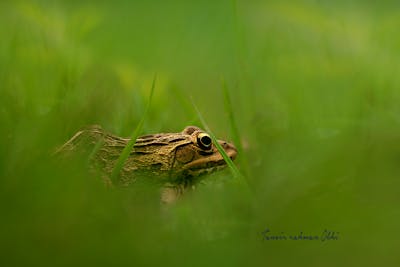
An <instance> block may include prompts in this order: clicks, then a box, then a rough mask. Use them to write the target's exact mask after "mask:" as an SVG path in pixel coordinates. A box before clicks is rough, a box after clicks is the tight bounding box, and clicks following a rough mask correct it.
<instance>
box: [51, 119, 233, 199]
mask: <svg viewBox="0 0 400 267" xmlns="http://www.w3.org/2000/svg"><path fill="white" fill-rule="evenodd" d="M129 140H130V139H128V138H121V137H118V136H115V135H112V134H110V133H107V132H106V131H104V130H103V129H102V128H101V127H100V126H97V125H93V126H88V127H85V128H84V129H82V130H80V131H78V132H77V133H76V134H75V135H74V136H73V137H72V138H71V139H70V140H69V141H68V142H66V143H65V144H64V145H63V146H62V147H60V148H59V149H58V151H57V154H70V153H71V152H75V151H87V152H88V153H89V154H90V155H91V163H92V166H94V167H97V168H100V169H101V170H102V171H103V173H104V174H105V176H106V180H107V179H108V182H110V180H109V177H110V175H111V172H112V170H113V168H114V165H115V163H116V161H117V159H118V157H119V155H120V154H121V152H122V150H123V149H124V147H125V146H126V145H127V143H128V142H129ZM218 142H219V143H220V144H221V146H222V147H223V148H224V150H225V152H226V154H227V155H228V156H229V157H230V158H231V159H235V157H236V155H237V150H236V148H235V146H234V145H232V144H230V143H227V142H225V141H221V140H218ZM225 166H226V163H225V161H224V159H223V158H222V156H221V154H220V153H219V152H218V150H217V148H216V147H215V145H214V144H213V143H212V142H211V138H210V137H209V135H208V134H207V133H205V132H204V131H203V130H201V129H200V128H198V127H196V126H188V127H186V128H185V129H184V130H183V131H182V132H180V133H159V134H151V135H145V136H140V137H139V138H137V140H136V142H135V145H134V147H133V149H132V151H131V153H130V155H129V157H128V159H127V160H126V162H125V164H124V166H123V168H122V170H121V173H120V179H119V181H118V182H117V183H118V184H119V185H122V186H126V185H129V184H132V183H134V182H135V180H136V179H138V178H139V177H149V178H151V179H152V180H154V181H157V182H159V183H160V184H161V185H162V186H163V187H164V191H163V193H162V200H163V202H173V201H174V200H175V199H176V198H177V197H178V196H179V195H181V194H182V193H183V192H184V191H185V190H187V189H188V188H190V187H192V186H193V185H194V184H195V183H196V182H197V181H198V179H199V178H198V177H200V176H201V175H203V174H207V173H211V172H213V171H216V170H218V169H221V168H223V167H225Z"/></svg>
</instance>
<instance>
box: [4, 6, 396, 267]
mask: <svg viewBox="0 0 400 267" xmlns="http://www.w3.org/2000/svg"><path fill="white" fill-rule="evenodd" d="M399 18H400V4H399V3H398V1H379V2H378V1H376V2H375V1H312V0H309V1H307V0H303V1H228V0H226V1H18V0H17V1H1V2H0V25H1V26H0V40H1V41H0V135H1V138H0V147H1V154H0V203H1V204H0V208H1V217H0V265H2V266H35V265H38V266H71V265H84V266H92V265H93V266H95V265H97V266H100V265H105V266H209V265H214V266H399V264H400V256H399V253H398V248H399V245H400V242H399V240H400V234H399V222H400V220H399V219H400V209H399V204H398V203H399V200H400V181H399V178H400V175H399V174H400V105H399V103H400V37H399V28H400V19H399ZM155 73H157V75H158V79H157V84H156V88H155V92H154V98H153V101H152V103H151V109H150V112H149V116H148V118H147V119H146V121H145V125H144V129H143V133H157V132H179V131H181V130H182V129H183V128H184V127H185V126H186V125H191V124H196V125H199V126H200V124H199V121H198V119H197V115H196V112H195V111H194V108H193V106H192V104H191V101H190V98H192V99H193V101H194V102H195V103H196V105H197V106H198V107H199V110H200V111H201V113H202V114H203V116H204V118H205V120H206V121H207V123H208V125H209V126H210V128H211V129H212V131H213V132H214V133H215V134H216V135H217V137H219V138H220V139H227V140H232V139H234V138H235V135H234V133H233V132H232V131H231V129H230V128H231V124H232V118H230V117H229V116H228V109H227V107H226V105H224V95H223V91H222V90H221V80H222V79H223V80H225V81H226V85H227V87H228V89H229V92H230V97H231V100H232V109H233V115H234V116H233V120H234V121H235V122H236V124H237V128H238V132H239V135H240V139H241V145H242V146H243V151H241V153H240V154H239V156H238V159H237V160H236V164H237V166H238V168H239V170H240V171H241V173H242V174H243V175H244V178H245V179H246V180H247V182H248V184H249V186H250V189H251V194H250V195H249V194H247V193H246V190H245V188H244V187H243V185H241V184H240V183H237V181H235V179H234V178H233V177H232V174H231V173H230V172H229V171H228V170H226V171H223V172H220V173H216V174H213V175H211V176H209V177H206V179H205V182H204V183H202V184H200V185H199V186H198V187H197V189H196V190H195V191H194V192H193V193H191V194H189V195H188V196H186V197H185V198H184V199H183V200H182V201H181V202H179V203H177V204H176V205H175V206H173V207H171V208H169V209H162V208H160V206H159V203H158V201H159V199H158V193H157V192H156V190H154V188H149V187H148V186H146V185H140V186H139V185H138V186H136V187H132V188H128V189H111V190H110V189H107V188H105V187H104V185H103V184H102V182H101V179H100V178H99V177H95V176H94V177H92V176H88V175H87V173H86V172H85V166H84V165H85V164H82V162H84V160H85V159H78V160H71V161H68V162H62V163H60V162H59V161H58V160H55V159H54V157H52V156H51V154H52V152H53V151H54V150H55V148H57V147H58V146H59V145H61V144H62V143H64V142H65V141H66V140H68V138H70V137H71V136H72V135H73V133H75V132H76V131H77V130H78V129H79V128H81V127H82V126H84V125H87V124H100V125H102V126H103V128H105V129H107V130H108V131H110V132H113V133H115V134H118V135H120V136H129V135H130V134H131V132H132V131H133V130H134V128H135V127H136V125H137V124H138V122H139V121H140V119H141V118H142V116H143V113H144V110H145V106H146V104H147V99H148V95H149V91H150V87H151V82H152V79H153V76H154V74H155ZM266 228H268V229H270V230H271V232H273V233H276V234H281V233H282V232H283V233H284V234H287V235H289V234H294V235H296V234H298V233H300V232H303V233H305V234H312V235H320V234H321V233H322V232H323V231H324V230H325V229H327V230H330V231H335V232H339V234H338V237H339V238H338V240H330V241H325V242H322V241H309V240H297V241H294V240H286V241H284V240H282V241H272V240H263V236H262V234H261V232H262V231H264V230H265V229H266Z"/></svg>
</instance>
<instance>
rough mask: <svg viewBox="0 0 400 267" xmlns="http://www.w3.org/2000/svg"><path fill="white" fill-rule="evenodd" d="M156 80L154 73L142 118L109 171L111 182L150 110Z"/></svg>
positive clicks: (117, 174) (120, 168)
mask: <svg viewBox="0 0 400 267" xmlns="http://www.w3.org/2000/svg"><path fill="white" fill-rule="evenodd" d="M156 80H157V74H155V75H154V78H153V83H152V85H151V90H150V96H149V101H148V102H147V106H146V109H145V111H144V114H143V116H142V119H141V120H140V121H139V123H138V125H137V126H136V128H135V130H134V131H133V133H132V134H131V136H130V137H131V140H129V142H128V144H127V145H126V146H125V147H124V149H123V150H122V153H121V155H119V158H118V160H117V162H116V164H115V166H114V168H113V170H112V173H111V181H112V182H113V183H115V182H117V180H118V176H119V174H120V172H121V170H122V167H123V166H124V164H125V161H126V160H127V159H128V157H129V154H130V152H131V151H132V149H133V146H134V145H135V143H136V139H137V138H138V136H139V134H140V133H141V132H142V128H143V124H144V122H145V119H146V117H147V114H148V113H149V110H150V105H151V101H152V99H153V93H154V88H155V86H156Z"/></svg>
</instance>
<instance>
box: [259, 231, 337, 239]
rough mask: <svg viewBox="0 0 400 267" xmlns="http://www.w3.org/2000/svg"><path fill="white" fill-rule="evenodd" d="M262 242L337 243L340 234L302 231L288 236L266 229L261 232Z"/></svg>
mask: <svg viewBox="0 0 400 267" xmlns="http://www.w3.org/2000/svg"><path fill="white" fill-rule="evenodd" d="M261 236H262V240H264V241H280V240H281V241H288V240H289V241H291V240H293V241H298V240H308V241H322V242H325V241H336V240H339V232H336V231H331V230H327V229H324V230H323V231H321V232H320V233H318V234H312V233H304V232H303V231H300V232H298V233H296V234H287V233H285V232H282V231H281V232H276V233H273V232H271V230H270V229H268V228H266V229H265V230H264V231H262V232H261Z"/></svg>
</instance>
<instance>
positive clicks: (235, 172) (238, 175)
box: [192, 99, 249, 189]
mask: <svg viewBox="0 0 400 267" xmlns="http://www.w3.org/2000/svg"><path fill="white" fill-rule="evenodd" d="M192 105H193V107H194V109H195V111H196V113H197V116H198V118H199V120H200V122H201V124H202V126H203V127H204V129H205V130H206V131H207V133H208V134H209V135H210V137H211V139H212V140H213V143H214V145H215V146H216V148H217V149H218V151H219V153H221V155H222V157H223V158H224V160H225V162H226V164H227V165H228V167H229V169H230V170H231V172H232V174H233V176H234V177H235V178H236V179H237V180H238V181H239V182H240V183H242V184H244V185H245V186H246V188H248V189H249V186H248V184H247V181H246V179H245V177H244V176H243V175H242V174H241V173H240V171H239V170H238V168H237V167H236V165H235V164H234V163H233V161H232V160H231V158H230V157H229V156H228V155H227V154H226V152H225V150H224V149H223V148H222V146H221V145H220V144H219V143H218V140H217V138H216V137H215V135H214V134H213V133H212V132H211V130H210V128H209V127H208V125H207V123H206V121H205V120H204V118H203V116H202V115H201V113H200V111H199V109H198V108H197V106H196V104H195V103H194V101H193V99H192Z"/></svg>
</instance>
